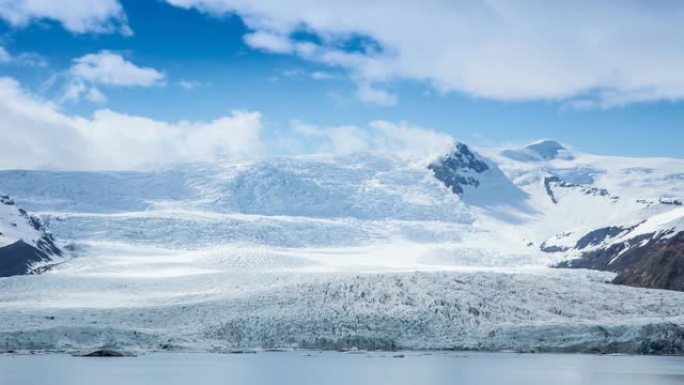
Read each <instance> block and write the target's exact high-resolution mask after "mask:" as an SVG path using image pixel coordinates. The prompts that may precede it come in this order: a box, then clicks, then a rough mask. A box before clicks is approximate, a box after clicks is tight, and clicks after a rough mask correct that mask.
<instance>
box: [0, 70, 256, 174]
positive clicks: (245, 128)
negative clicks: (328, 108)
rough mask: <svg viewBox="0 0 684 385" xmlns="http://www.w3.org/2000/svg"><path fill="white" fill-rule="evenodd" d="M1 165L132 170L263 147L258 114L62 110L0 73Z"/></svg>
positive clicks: (8, 166)
mask: <svg viewBox="0 0 684 385" xmlns="http://www.w3.org/2000/svg"><path fill="white" fill-rule="evenodd" d="M0 127H3V128H2V130H0V168H42V167H48V168H56V169H139V168H147V167H153V166H156V165H160V164H168V163H174V162H183V161H195V160H204V159H212V158H214V157H216V156H218V155H222V154H230V153H250V154H256V153H260V152H262V146H263V145H262V141H261V115H260V114H259V113H258V112H246V111H233V112H232V114H231V115H228V116H223V117H220V118H218V119H215V120H212V121H208V122H189V121H180V122H175V123H169V122H163V121H158V120H153V119H149V118H146V117H141V116H132V115H127V114H122V113H118V112H115V111H111V110H107V109H103V110H97V111H96V112H94V114H93V115H92V117H89V118H87V117H82V116H77V115H68V114H65V113H63V112H61V111H60V110H59V108H58V106H57V105H55V104H53V103H51V102H48V101H44V100H41V99H40V98H38V97H36V96H35V95H33V94H31V93H29V92H27V91H26V90H24V89H23V88H22V87H21V86H20V84H19V83H18V82H17V81H16V80H14V79H12V78H0Z"/></svg>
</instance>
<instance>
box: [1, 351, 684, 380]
mask: <svg viewBox="0 0 684 385" xmlns="http://www.w3.org/2000/svg"><path fill="white" fill-rule="evenodd" d="M396 354H400V353H393V354H389V353H356V354H349V353H333V352H326V353H319V352H285V353H267V352H260V353H257V354H150V355H145V356H140V357H130V358H81V357H71V356H68V355H60V354H55V355H32V356H19V355H2V356H0V385H37V384H41V385H43V384H45V385H48V384H64V385H81V384H84V385H85V384H87V385H91V384H97V385H115V384H116V385H135V384H145V385H157V384H159V385H162V384H163V385H180V384H192V385H204V384H208V385H212V384H269V385H270V384H286V385H290V384H292V385H294V384H297V385H308V384H312V385H313V384H315V385H321V384H325V385H338V384H339V385H342V384H344V385H350V384H374V385H378V384H392V385H400V384H416V385H437V384H440V385H441V384H459V385H462V384H484V385H487V384H497V385H498V384H520V385H549V384H555V385H565V384H573V385H574V384H582V385H586V384H600V385H613V384H614V385H631V384H635V385H636V384H638V385H642V384H649V385H664V384H668V385H669V384H684V357H652V356H594V355H574V354H515V353H437V352H436V353H429V354H426V353H403V354H404V357H403V358H395V357H393V356H394V355H396Z"/></svg>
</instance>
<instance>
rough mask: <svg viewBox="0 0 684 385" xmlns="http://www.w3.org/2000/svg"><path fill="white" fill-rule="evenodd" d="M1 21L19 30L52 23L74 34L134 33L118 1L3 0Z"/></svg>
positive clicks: (0, 10)
mask: <svg viewBox="0 0 684 385" xmlns="http://www.w3.org/2000/svg"><path fill="white" fill-rule="evenodd" d="M0 19H3V20H5V21H6V22H8V23H9V24H11V25H13V26H16V27H23V26H26V25H27V24H29V23H31V22H33V21H36V20H42V19H49V20H54V21H56V22H58V23H60V24H61V25H62V26H63V27H64V28H65V29H67V30H69V31H71V32H74V33H87V32H94V33H110V32H120V33H122V34H124V35H130V34H131V33H132V31H131V29H130V28H129V27H128V24H127V22H126V15H125V14H124V12H123V8H122V7H121V4H119V2H118V0H97V1H93V0H68V1H56V0H0Z"/></svg>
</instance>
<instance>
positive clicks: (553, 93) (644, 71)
mask: <svg viewBox="0 0 684 385" xmlns="http://www.w3.org/2000/svg"><path fill="white" fill-rule="evenodd" d="M166 1H167V2H169V3H171V4H174V5H176V6H179V7H183V8H197V9H199V10H201V11H203V12H207V13H209V14H212V15H223V14H226V13H237V14H239V15H240V16H241V17H242V19H243V20H244V21H245V23H246V24H247V25H248V27H249V28H250V29H251V30H252V32H250V33H249V34H248V35H247V36H245V41H246V42H247V44H249V45H250V46H252V47H255V48H258V49H262V50H267V51H271V52H277V53H281V54H292V55H297V56H300V57H302V58H304V59H306V60H312V61H316V62H320V63H325V64H327V65H330V66H336V67H342V68H345V69H347V70H348V71H349V72H350V75H351V77H352V79H354V80H355V81H357V82H359V84H360V85H361V86H362V85H363V84H376V85H377V84H382V82H386V81H390V80H392V79H412V80H419V81H424V82H426V83H428V84H430V85H432V86H433V87H434V88H435V89H437V90H439V91H441V92H454V91H456V92H463V93H467V94H470V95H473V96H475V97H484V98H491V99H497V100H563V101H568V100H572V99H575V98H580V99H587V98H588V99H589V100H590V102H592V103H595V104H598V105H601V106H605V107H610V106H615V105H623V104H627V103H632V102H648V101H657V100H678V99H682V98H684V50H682V49H681V35H682V27H681V26H682V25H684V2H681V1H666V2H653V1H650V0H633V1H623V2H620V1H599V2H597V1H591V0H577V1H566V2H560V3H559V2H539V1H536V0H521V1H516V2H510V1H508V0H454V1H442V0H426V1H421V2H410V1H400V2H399V3H397V1H391V0H379V1H374V2H371V3H369V2H367V1H362V0H349V1H345V2H339V1H333V0H292V1H288V2H283V1H275V0H271V1H268V0H262V1H249V0H166ZM301 31H304V32H306V33H307V34H315V35H317V37H318V39H317V40H318V41H320V43H311V42H305V41H303V40H301V39H299V38H298V37H297V36H299V35H298V34H297V32H301ZM359 37H361V38H362V39H364V38H366V39H369V40H372V42H373V43H371V44H365V45H364V44H360V45H359V47H358V49H357V50H355V51H353V52H352V51H349V50H347V51H345V50H343V49H342V47H343V46H344V44H343V43H349V42H353V41H356V40H354V39H357V40H358V38H359ZM376 90H377V89H376ZM359 91H360V92H359V96H363V95H364V94H368V92H364V91H369V90H362V89H360V90H359ZM371 91H372V90H371ZM370 95H371V97H370V99H371V100H372V99H378V100H385V99H386V98H384V97H382V96H381V94H377V93H373V92H370ZM587 95H588V96H587ZM366 96H368V95H366ZM585 104H586V103H585Z"/></svg>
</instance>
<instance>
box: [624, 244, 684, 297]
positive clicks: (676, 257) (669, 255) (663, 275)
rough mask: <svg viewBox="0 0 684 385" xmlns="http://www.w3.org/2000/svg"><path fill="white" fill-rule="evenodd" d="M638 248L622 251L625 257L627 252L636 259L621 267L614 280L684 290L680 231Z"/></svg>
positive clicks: (683, 260) (635, 284)
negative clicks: (635, 255) (672, 235)
mask: <svg viewBox="0 0 684 385" xmlns="http://www.w3.org/2000/svg"><path fill="white" fill-rule="evenodd" d="M637 249H639V248H637ZM641 249H643V250H634V251H632V250H630V251H628V252H627V253H625V254H627V255H626V256H625V257H627V258H628V259H629V257H630V256H631V254H639V255H640V258H638V260H637V261H636V262H634V263H633V264H631V265H628V266H626V267H625V268H623V270H622V271H621V272H620V274H619V275H618V276H617V277H615V280H614V281H613V282H614V283H617V284H621V285H629V286H640V287H650V288H659V289H669V290H679V291H684V232H679V233H678V234H677V235H675V236H674V237H672V238H670V239H667V240H665V241H661V242H656V243H655V244H654V245H653V246H651V247H643V248H641ZM620 259H622V258H620Z"/></svg>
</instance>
